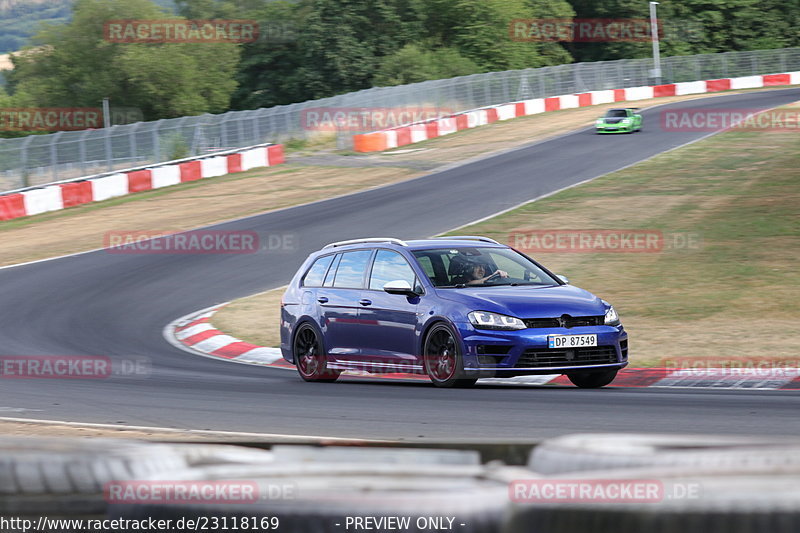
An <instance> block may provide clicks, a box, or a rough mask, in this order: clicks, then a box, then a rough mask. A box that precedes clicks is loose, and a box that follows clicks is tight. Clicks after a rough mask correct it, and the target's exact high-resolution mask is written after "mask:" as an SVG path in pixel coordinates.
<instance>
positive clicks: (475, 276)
mask: <svg viewBox="0 0 800 533" xmlns="http://www.w3.org/2000/svg"><path fill="white" fill-rule="evenodd" d="M488 270H489V269H488V268H487V267H486V265H485V264H483V263H479V262H474V263H472V264H471V265H469V268H468V269H467V271H466V272H465V274H464V276H463V278H462V279H463V280H459V283H464V284H466V285H482V284H484V283H486V282H487V281H491V280H493V279H495V278H498V277H500V278H507V277H508V272H506V271H505V270H499V269H498V270H495V271H494V272H492V273H491V274H490V273H489V272H488Z"/></svg>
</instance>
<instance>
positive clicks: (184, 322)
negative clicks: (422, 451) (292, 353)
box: [164, 304, 800, 390]
mask: <svg viewBox="0 0 800 533" xmlns="http://www.w3.org/2000/svg"><path fill="white" fill-rule="evenodd" d="M225 305H227V304H220V305H215V306H213V307H209V308H208V309H203V310H202V311H198V312H195V313H192V314H190V315H186V316H184V317H181V318H179V319H177V320H175V321H174V322H172V323H170V324H168V325H167V326H166V327H165V328H164V337H165V338H166V339H167V341H169V342H170V344H172V345H174V346H176V347H178V348H180V349H182V350H184V351H187V352H190V353H193V354H196V355H201V356H204V357H210V358H213V359H222V360H225V361H231V362H235V363H243V364H248V365H257V366H267V367H272V368H281V369H284V370H294V369H295V367H294V365H293V364H290V363H288V362H286V360H285V359H283V357H282V356H281V351H280V349H278V348H268V347H266V346H258V345H256V344H252V343H249V342H245V341H242V340H240V339H237V338H235V337H232V336H230V335H227V334H226V333H224V332H222V331H220V330H218V329H216V328H215V327H214V326H213V325H212V324H211V317H212V316H213V315H214V313H216V312H217V311H219V310H220V309H221V308H222V307H224V306H225ZM700 361H701V360H700ZM344 374H345V375H348V376H353V377H369V378H380V379H403V380H409V379H410V380H421V381H427V380H428V378H427V376H422V375H419V374H369V373H366V372H350V371H346V372H344ZM480 383H484V384H487V385H488V384H491V385H495V384H497V385H568V386H570V385H571V383H570V381H569V379H567V377H566V376H563V375H558V374H554V375H545V376H516V377H513V378H484V379H481V380H480ZM610 386H611V387H658V388H703V389H753V390H800V368H624V369H622V370H621V371H620V373H619V374H618V375H617V378H616V379H615V380H614V382H613V383H612V384H611V385H610Z"/></svg>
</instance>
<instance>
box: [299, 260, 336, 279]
mask: <svg viewBox="0 0 800 533" xmlns="http://www.w3.org/2000/svg"><path fill="white" fill-rule="evenodd" d="M331 261H333V255H326V256H325V257H320V258H319V259H317V260H316V261H314V264H313V265H311V268H309V269H308V272H306V275H305V277H304V278H303V286H304V287H321V286H322V281H323V279H324V278H325V273H326V272H327V271H328V267H329V266H330V265H331Z"/></svg>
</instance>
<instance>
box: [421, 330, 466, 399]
mask: <svg viewBox="0 0 800 533" xmlns="http://www.w3.org/2000/svg"><path fill="white" fill-rule="evenodd" d="M422 353H423V356H422V357H423V366H424V368H425V373H426V374H428V377H429V378H430V380H431V381H432V382H433V384H434V385H436V386H437V387H472V386H473V385H475V382H477V381H478V380H477V379H472V378H465V377H463V374H464V370H463V359H462V357H461V349H460V348H459V345H458V342H456V336H455V333H453V330H452V329H450V326H447V325H445V324H437V325H435V326H434V327H433V328H432V329H431V330H430V332H428V336H427V337H426V338H425V348H424V350H423V352H422Z"/></svg>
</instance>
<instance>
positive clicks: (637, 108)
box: [625, 107, 642, 111]
mask: <svg viewBox="0 0 800 533" xmlns="http://www.w3.org/2000/svg"><path fill="white" fill-rule="evenodd" d="M625 109H630V110H631V111H641V110H642V108H641V107H626V108H625Z"/></svg>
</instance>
